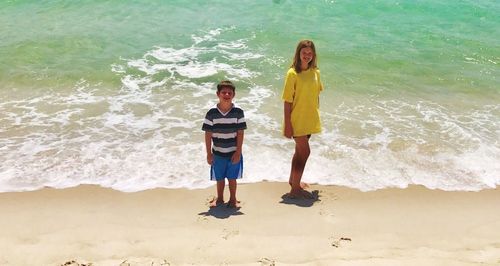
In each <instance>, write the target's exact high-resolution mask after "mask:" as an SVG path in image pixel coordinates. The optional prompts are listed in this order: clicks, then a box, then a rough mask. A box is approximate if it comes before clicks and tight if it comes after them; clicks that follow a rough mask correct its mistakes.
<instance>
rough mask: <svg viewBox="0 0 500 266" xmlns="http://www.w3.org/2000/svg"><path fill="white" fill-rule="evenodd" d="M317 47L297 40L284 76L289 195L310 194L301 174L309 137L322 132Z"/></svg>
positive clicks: (307, 41)
mask: <svg viewBox="0 0 500 266" xmlns="http://www.w3.org/2000/svg"><path fill="white" fill-rule="evenodd" d="M316 62H317V60H316V49H315V47H314V43H313V42H312V41H310V40H303V41H300V42H299V44H298V45H297V48H296V50H295V56H294V58H293V63H292V65H291V66H290V69H289V70H288V72H287V74H286V78H285V85H284V88H283V95H282V99H283V101H284V127H283V129H284V135H285V137H287V138H292V137H293V140H294V141H295V153H294V154H293V159H292V167H291V171H290V179H289V181H288V183H289V184H290V186H291V190H290V194H289V196H290V197H293V198H303V197H308V198H310V197H311V196H312V195H311V194H310V193H309V192H307V191H306V190H305V188H306V187H307V185H306V184H305V183H301V179H302V174H303V173H304V168H305V165H306V162H307V158H309V154H310V152H311V151H310V148H309V138H310V137H311V134H314V133H319V132H321V122H320V119H319V94H320V92H321V91H322V90H323V85H322V83H321V80H320V73H319V69H318V66H317V63H316Z"/></svg>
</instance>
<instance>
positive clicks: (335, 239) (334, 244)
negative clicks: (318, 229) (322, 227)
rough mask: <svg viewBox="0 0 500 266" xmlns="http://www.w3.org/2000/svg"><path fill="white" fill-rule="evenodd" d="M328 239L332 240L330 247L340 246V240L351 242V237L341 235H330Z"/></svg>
mask: <svg viewBox="0 0 500 266" xmlns="http://www.w3.org/2000/svg"><path fill="white" fill-rule="evenodd" d="M330 240H333V241H332V243H331V244H332V247H336V248H338V247H340V243H341V242H351V241H352V239H351V238H350V237H341V238H334V237H330Z"/></svg>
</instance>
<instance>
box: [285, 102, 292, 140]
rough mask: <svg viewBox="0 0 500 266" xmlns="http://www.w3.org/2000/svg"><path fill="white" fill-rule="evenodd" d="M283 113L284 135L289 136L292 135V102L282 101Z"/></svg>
mask: <svg viewBox="0 0 500 266" xmlns="http://www.w3.org/2000/svg"><path fill="white" fill-rule="evenodd" d="M283 103H284V104H283V113H284V116H285V117H284V120H285V121H284V122H285V132H284V133H285V137H287V138H291V137H292V136H293V128H292V103H289V102H286V101H285V102H283Z"/></svg>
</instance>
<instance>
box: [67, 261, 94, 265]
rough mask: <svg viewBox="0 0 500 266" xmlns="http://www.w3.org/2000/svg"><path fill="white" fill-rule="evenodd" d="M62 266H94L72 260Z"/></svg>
mask: <svg viewBox="0 0 500 266" xmlns="http://www.w3.org/2000/svg"><path fill="white" fill-rule="evenodd" d="M61 266H93V264H92V263H81V264H80V263H78V262H77V261H76V260H70V261H66V262H65V263H64V264H61Z"/></svg>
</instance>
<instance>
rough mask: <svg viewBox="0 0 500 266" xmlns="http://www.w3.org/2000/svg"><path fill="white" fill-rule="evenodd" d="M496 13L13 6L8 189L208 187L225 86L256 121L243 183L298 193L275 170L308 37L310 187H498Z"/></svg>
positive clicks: (400, 7)
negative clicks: (212, 121) (276, 184)
mask: <svg viewBox="0 0 500 266" xmlns="http://www.w3.org/2000/svg"><path fill="white" fill-rule="evenodd" d="M498 14H500V2H498V1H486V0H480V1H451V0H442V1H430V0H429V1H409V0H408V1H406V0H405V1H391V0H381V1H347V0H345V1H319V0H318V1H305V0H303V1H286V0H281V1H280V0H274V1H237V2H235V1H229V0H220V1H206V2H201V1H159V0H157V1H147V2H146V1H118V0H111V1H2V2H1V3H0V100H1V103H0V147H2V148H0V158H2V159H3V161H4V162H5V166H2V167H1V168H0V186H3V187H4V189H2V190H16V189H33V188H36V187H40V186H44V185H50V186H56V187H64V186H69V185H74V184H79V183H97V184H101V185H105V186H111V187H116V188H118V189H123V190H137V189H145V188H150V187H157V186H161V187H179V186H184V187H199V186H204V185H206V183H203V182H201V181H199V180H197V179H196V177H199V176H203V175H204V172H202V170H200V169H204V168H203V167H204V165H202V164H201V163H199V162H198V161H201V162H203V160H198V159H193V158H192V156H194V155H193V154H197V153H200V147H202V146H201V139H200V137H199V135H198V133H199V132H198V131H199V126H200V125H199V122H200V119H201V118H202V116H203V114H204V111H205V109H206V108H208V107H209V105H210V104H213V103H214V101H215V99H214V97H213V91H212V90H213V86H214V84H215V83H216V82H217V81H219V80H221V79H226V78H229V79H232V80H233V81H235V83H236V84H237V87H238V93H237V101H238V103H240V104H241V105H242V106H243V107H244V108H245V110H246V111H247V116H248V120H249V125H250V127H249V130H248V133H247V140H246V145H247V146H246V147H247V148H246V149H247V151H248V155H249V158H252V155H253V156H254V158H255V159H254V160H249V164H250V165H249V166H248V169H249V171H248V172H249V176H248V179H247V180H250V181H259V180H262V179H272V180H281V179H283V178H285V179H286V174H284V175H283V176H272V177H268V176H267V173H266V171H267V170H269V169H274V170H273V171H274V172H278V173H281V172H286V171H288V167H289V166H288V163H289V157H290V155H289V151H290V150H291V149H292V146H293V145H292V144H291V143H289V142H286V141H285V140H284V139H283V138H282V137H281V136H280V133H279V128H280V124H281V116H282V109H281V108H282V106H281V99H280V95H281V89H282V84H283V75H284V73H285V72H286V69H287V68H288V66H289V64H290V62H291V58H292V56H293V53H294V49H295V45H296V43H297V42H298V41H299V40H300V39H303V38H309V39H312V40H314V42H315V44H316V47H317V52H318V58H319V67H320V69H321V73H322V81H323V83H324V85H325V88H326V89H325V91H324V92H323V93H322V95H321V111H322V120H323V127H324V130H323V134H322V135H320V136H318V137H316V138H314V139H313V140H315V141H314V142H312V145H313V151H314V152H316V154H314V155H315V157H314V158H316V159H314V160H312V162H311V165H309V167H310V169H311V172H314V173H320V174H317V176H313V177H311V176H310V177H309V178H311V180H310V181H311V182H319V183H325V184H343V185H348V186H352V187H357V188H361V189H375V188H380V187H387V186H400V187H401V186H405V185H407V184H424V185H426V186H429V187H433V188H442V189H452V190H457V189H458V190H462V189H465V190H469V189H473V190H474V189H480V188H483V187H485V186H486V187H491V186H495V185H496V184H498V183H499V182H500V181H499V179H498V178H499V176H500V175H499V174H498V173H500V168H499V167H498V166H496V165H500V164H499V161H500V144H499V142H498V139H499V132H500V129H499V128H500V105H499V102H500V88H499V86H498V84H499V80H498V79H499V77H500V66H499V62H500V41H499V38H498V36H500V16H498ZM89 143H93V145H89ZM166 146H168V147H169V149H166V148H165V147H166ZM151 153H152V154H153V155H151ZM263 154H269V155H268V156H269V157H266V156H267V155H266V156H264V155H263ZM151 156H152V157H153V158H155V160H152V161H151V162H148V163H144V164H139V165H137V164H135V163H134V162H135V161H134V160H137V159H138V158H139V160H140V158H144V157H146V158H149V157H151ZM179 158H181V159H180V162H178V161H176V160H179ZM276 158H278V159H276ZM273 160H277V161H273ZM193 161H195V162H196V163H195V165H194V166H193V167H192V168H193V169H194V170H193V169H188V170H187V169H184V168H182V166H181V165H182V163H183V162H184V163H192V162H193ZM158 162H161V163H158ZM270 162H274V163H273V164H270ZM374 163H375V164H376V165H377V167H374V168H372V167H371V166H372V165H373V164H374ZM324 165H327V170H325V169H324ZM47 169H49V170H47ZM51 169H52V170H51ZM137 169H142V170H141V171H142V172H140V173H135V172H134V171H136V170H137ZM137 171H138V170H137ZM40 173H45V174H41V175H40ZM117 175H119V176H120V177H117ZM186 175H187V176H190V178H191V179H190V178H186ZM75 176H76V177H75ZM21 177H23V178H25V179H23V178H21ZM176 177H183V178H185V179H187V180H188V181H182V178H181V180H179V179H176ZM19 179H22V181H16V180H19ZM142 179H144V180H147V181H146V182H145V183H146V184H149V185H146V186H142V185H138V184H139V183H141V182H139V181H138V180H142ZM68 180H69V181H68ZM110 180H111V181H110ZM165 180H168V181H165ZM18 182H21V184H19V183H18ZM122 182H124V183H122ZM127 182H128V183H127ZM185 182H187V183H185ZM130 184H132V185H130ZM134 184H135V185H134Z"/></svg>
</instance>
